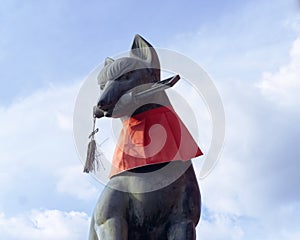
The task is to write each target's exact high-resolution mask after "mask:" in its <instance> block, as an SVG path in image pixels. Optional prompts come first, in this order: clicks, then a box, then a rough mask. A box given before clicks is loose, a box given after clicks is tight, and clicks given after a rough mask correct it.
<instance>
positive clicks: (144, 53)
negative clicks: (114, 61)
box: [130, 34, 160, 81]
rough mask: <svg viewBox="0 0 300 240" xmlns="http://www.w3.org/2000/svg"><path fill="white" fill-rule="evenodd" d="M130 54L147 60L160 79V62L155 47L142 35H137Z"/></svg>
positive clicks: (156, 76) (157, 78)
mask: <svg viewBox="0 0 300 240" xmlns="http://www.w3.org/2000/svg"><path fill="white" fill-rule="evenodd" d="M130 56H132V57H137V58H140V59H141V60H143V61H145V62H147V63H148V64H149V65H150V67H151V68H152V69H153V73H154V77H155V78H156V80H157V81H159V80H160V63H159V59H158V56H157V53H156V51H155V49H154V48H153V47H152V46H151V44H150V43H148V42H147V41H146V40H145V39H144V38H143V37H141V36H140V35H138V34H137V35H135V37H134V40H133V43H132V46H131V50H130Z"/></svg>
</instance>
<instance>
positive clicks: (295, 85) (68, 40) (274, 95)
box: [0, 0, 300, 240]
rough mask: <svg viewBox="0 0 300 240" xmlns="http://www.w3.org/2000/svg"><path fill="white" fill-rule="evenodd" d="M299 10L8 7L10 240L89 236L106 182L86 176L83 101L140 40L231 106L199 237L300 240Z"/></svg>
mask: <svg viewBox="0 0 300 240" xmlns="http://www.w3.org/2000/svg"><path fill="white" fill-rule="evenodd" d="M299 13H300V6H299V2H298V1H296V0H286V1H280V0H274V1H271V2H270V1H266V0H265V1H264V0H260V1H259V0H253V1H220V0H218V1H216V0H213V1H190V2H189V3H187V2H184V1H164V2H162V1H152V2H151V3H150V2H148V3H146V2H141V1H139V2H138V1H106V2H102V3H101V2H100V1H88V2H86V3H83V2H82V1H26V2H24V1H23V2H21V1H6V0H4V1H2V3H1V6H0V35H1V38H0V79H1V80H0V81H1V88H0V126H1V128H0V139H1V146H0V159H1V160H0V189H1V191H0V239H7V240H12V239H14V240H15V239H20V240H21V239H22V240H24V239H25V240H26V239H30V240H35V239H41V238H42V239H46V240H52V239H86V237H87V234H88V225H89V218H90V216H91V213H92V210H93V208H94V206H95V203H96V201H97V198H98V196H99V194H100V192H101V189H102V185H101V184H100V183H98V182H97V181H95V180H94V179H93V178H92V177H90V176H88V175H85V174H83V173H82V165H81V162H80V160H79V158H78V155H77V152H76V149H75V145H74V140H73V133H72V116H73V109H74V104H75V100H76V96H77V94H78V91H79V88H80V86H81V84H82V83H83V80H84V78H85V77H86V76H87V75H88V73H89V72H91V70H92V69H94V68H95V67H96V66H97V65H98V64H99V63H101V62H102V61H103V59H104V58H105V57H107V56H115V55H117V54H118V53H120V52H124V51H127V50H128V49H129V47H130V45H131V42H132V39H133V36H134V35H135V34H136V33H139V34H141V35H142V36H144V37H145V38H146V39H148V40H149V41H150V42H151V43H152V44H153V45H154V46H156V47H159V48H168V49H171V50H175V51H178V52H181V53H182V54H184V55H186V56H188V57H190V58H192V59H193V60H195V61H196V62H198V63H199V64H200V65H201V66H202V67H204V69H206V70H207V71H208V73H209V74H210V76H212V78H213V79H214V83H215V85H216V87H217V88H218V90H219V93H220V95H221V97H222V99H223V104H224V108H225V114H226V141H225V145H224V150H223V154H222V156H221V159H220V161H219V163H218V165H217V166H216V168H215V169H214V171H213V172H212V173H211V174H210V175H209V176H208V177H207V178H205V179H204V180H201V181H200V182H199V183H200V186H201V189H202V198H203V215H202V219H201V222H200V224H199V225H198V227H197V233H198V236H197V239H212V240H215V239H246V240H247V239H287V240H288V239H299V237H300V231H299V227H298V226H297V223H299V222H300V219H299V216H300V191H299V187H298V183H299V182H300V178H299V173H298V171H299V168H300V164H299V157H300V152H299V148H298V143H299V140H300V139H299V133H300V129H299V120H300V119H299V118H300V112H299V110H298V109H300V108H299V105H300V104H299V103H300V99H299V90H300V81H299V79H300V71H299V69H300V60H299V59H300V16H299ZM74 229H76V231H74Z"/></svg>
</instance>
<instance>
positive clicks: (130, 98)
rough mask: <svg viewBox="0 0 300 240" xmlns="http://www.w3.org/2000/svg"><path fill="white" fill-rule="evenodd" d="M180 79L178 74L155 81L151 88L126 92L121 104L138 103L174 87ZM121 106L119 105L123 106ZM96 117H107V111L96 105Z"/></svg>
mask: <svg viewBox="0 0 300 240" xmlns="http://www.w3.org/2000/svg"><path fill="white" fill-rule="evenodd" d="M179 79H180V76H179V75H178V74H177V75H175V76H173V77H170V78H167V79H165V80H162V81H159V82H157V83H154V84H152V85H151V86H150V88H148V89H146V90H142V91H134V92H133V91H132V92H128V93H125V94H124V95H123V96H122V97H121V100H120V105H121V106H122V105H124V106H125V105H130V104H131V103H136V102H138V101H140V100H141V99H143V98H147V97H150V96H151V95H153V94H155V93H157V92H160V91H163V90H166V89H168V88H170V87H173V86H174V85H175V84H176V83H177V82H178V81H179ZM121 106H119V107H121ZM93 113H94V117H95V118H102V117H105V113H104V112H103V111H102V110H101V109H100V108H99V107H98V106H94V111H93Z"/></svg>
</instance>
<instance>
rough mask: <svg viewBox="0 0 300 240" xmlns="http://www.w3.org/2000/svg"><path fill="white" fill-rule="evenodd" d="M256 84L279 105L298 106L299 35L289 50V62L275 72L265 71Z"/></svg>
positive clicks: (299, 88)
mask: <svg viewBox="0 0 300 240" xmlns="http://www.w3.org/2000/svg"><path fill="white" fill-rule="evenodd" d="M257 86H258V87H259V88H260V90H261V91H262V93H263V95H264V96H265V97H266V98H267V99H269V100H271V101H273V102H275V103H276V104H278V105H280V106H285V107H295V108H299V106H300V95H299V92H300V37H299V38H298V39H296V40H295V41H294V43H293V46H292V48H291V50H290V62H289V63H288V64H286V65H284V66H282V67H280V68H279V70H278V71H277V72H274V73H271V72H265V73H264V74H263V78H262V80H261V82H259V83H258V84H257Z"/></svg>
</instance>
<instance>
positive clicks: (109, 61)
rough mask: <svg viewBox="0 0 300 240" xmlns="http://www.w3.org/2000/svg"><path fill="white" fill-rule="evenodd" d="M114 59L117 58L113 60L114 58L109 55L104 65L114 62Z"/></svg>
mask: <svg viewBox="0 0 300 240" xmlns="http://www.w3.org/2000/svg"><path fill="white" fill-rule="evenodd" d="M114 61H115V60H113V59H112V58H110V57H107V58H105V62H104V66H107V65H109V64H111V63H113V62H114Z"/></svg>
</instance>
